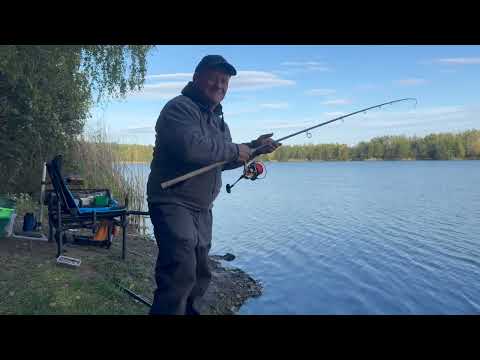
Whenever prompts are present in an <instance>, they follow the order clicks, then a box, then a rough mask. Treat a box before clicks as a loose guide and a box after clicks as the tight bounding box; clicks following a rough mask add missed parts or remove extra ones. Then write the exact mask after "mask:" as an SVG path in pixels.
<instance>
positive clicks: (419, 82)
mask: <svg viewBox="0 0 480 360" xmlns="http://www.w3.org/2000/svg"><path fill="white" fill-rule="evenodd" d="M395 83H396V84H398V85H404V86H415V85H422V84H426V83H427V80H425V79H418V78H410V79H402V80H397V81H395Z"/></svg>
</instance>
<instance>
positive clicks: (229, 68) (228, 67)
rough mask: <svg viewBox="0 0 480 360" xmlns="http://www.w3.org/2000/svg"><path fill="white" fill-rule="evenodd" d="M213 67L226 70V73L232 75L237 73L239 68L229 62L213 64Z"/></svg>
mask: <svg viewBox="0 0 480 360" xmlns="http://www.w3.org/2000/svg"><path fill="white" fill-rule="evenodd" d="M211 67H212V68H216V69H222V70H225V71H226V73H227V74H229V75H231V76H235V75H237V70H236V69H235V68H234V67H233V66H232V65H230V64H229V63H220V64H216V65H212V66H211Z"/></svg>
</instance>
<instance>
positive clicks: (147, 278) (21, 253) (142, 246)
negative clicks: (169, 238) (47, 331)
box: [0, 233, 156, 315]
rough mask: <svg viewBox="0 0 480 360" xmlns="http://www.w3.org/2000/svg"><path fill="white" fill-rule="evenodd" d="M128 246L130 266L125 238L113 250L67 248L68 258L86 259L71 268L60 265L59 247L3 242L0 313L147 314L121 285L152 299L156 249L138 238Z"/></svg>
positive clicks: (131, 238)
mask: <svg viewBox="0 0 480 360" xmlns="http://www.w3.org/2000/svg"><path fill="white" fill-rule="evenodd" d="M128 245H129V248H130V251H129V254H128V256H127V259H126V260H125V261H121V260H120V256H121V242H120V240H119V239H118V241H114V243H113V245H112V248H110V249H109V250H107V249H102V248H97V247H80V246H77V245H66V250H67V253H66V254H65V255H66V256H72V257H75V258H80V259H81V260H82V264H81V265H80V267H79V268H69V267H66V266H62V265H57V264H56V261H55V244H54V243H47V242H36V241H33V242H32V244H31V245H30V244H29V241H23V240H18V239H5V238H3V239H0V268H1V269H2V271H1V272H0V314H19V315H21V314H29V315H30V314H31V315H38V314H42V315H50V314H109V315H116V314H118V315H121V314H124V315H125V314H138V315H141V314H146V313H147V311H148V308H147V307H146V306H145V305H143V304H140V303H138V302H137V301H135V300H133V299H132V298H130V297H129V296H128V295H127V294H126V293H125V292H124V291H123V290H121V289H120V288H119V287H118V286H117V285H116V284H121V285H122V286H124V287H126V288H129V289H130V290H132V291H134V292H136V293H138V294H143V295H144V296H145V297H146V298H149V297H150V296H151V293H152V289H153V288H154V279H153V270H154V258H155V256H156V246H154V243H153V242H152V241H151V240H149V239H148V238H146V237H141V236H136V235H135V234H134V233H132V234H129V243H128ZM30 246H31V247H30ZM135 253H137V254H138V255H137V254H135Z"/></svg>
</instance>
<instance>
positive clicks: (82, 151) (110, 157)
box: [65, 126, 147, 227]
mask: <svg viewBox="0 0 480 360" xmlns="http://www.w3.org/2000/svg"><path fill="white" fill-rule="evenodd" d="M116 145H117V144H116V143H115V142H113V141H112V139H111V138H109V136H108V134H107V132H106V130H105V128H104V127H100V126H97V127H96V128H94V129H88V130H86V131H85V132H84V134H83V135H82V136H80V137H79V138H78V141H77V142H76V144H75V145H74V147H73V149H72V151H71V153H70V154H69V156H67V158H69V159H68V160H67V161H66V162H65V165H67V164H68V163H70V169H71V170H73V171H76V172H77V173H78V175H80V176H81V177H82V178H83V179H84V187H86V188H97V189H98V188H107V189H110V191H111V193H112V196H113V197H114V198H115V199H117V200H119V202H120V203H121V204H124V202H125V199H126V198H128V209H129V210H139V211H147V204H146V201H145V185H146V182H147V179H146V176H145V174H144V172H142V171H141V169H140V168H139V167H138V166H134V165H131V164H129V162H135V161H138V160H137V159H135V154H132V156H131V157H132V158H131V159H125V155H123V156H122V158H120V153H119V152H118V146H116ZM129 218H130V221H131V223H132V224H135V225H137V226H139V227H142V226H143V225H144V224H143V219H144V218H143V217H132V216H131V217H129Z"/></svg>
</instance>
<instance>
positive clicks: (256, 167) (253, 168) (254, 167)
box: [160, 98, 417, 193]
mask: <svg viewBox="0 0 480 360" xmlns="http://www.w3.org/2000/svg"><path fill="white" fill-rule="evenodd" d="M402 101H415V105H416V104H417V99H415V98H403V99H398V100H393V101H388V102H385V103H382V104H378V105H374V106H370V107H367V108H365V109H361V110H357V111H354V112H351V113H349V114H346V115H342V116H339V117H336V118H335V119H332V120H328V121H325V122H323V123H320V124H318V125H314V126H311V127H309V128H307V129H304V130H300V131H297V132H295V133H293V134H290V135H287V136H284V137H282V138H280V139H277V140H274V142H275V143H279V142H280V141H283V140H287V139H290V138H292V137H294V136H297V135H300V134H303V133H307V136H308V137H311V134H310V130H313V129H316V128H319V127H321V126H324V125H327V124H330V123H332V122H334V121H338V120H342V119H345V118H347V117H349V116H353V115H356V114H359V113H362V112H363V113H366V112H367V111H369V110H372V109H375V108H381V107H382V106H386V105H392V104H394V103H398V102H402ZM267 146H268V145H262V146H259V147H257V148H255V149H253V150H252V154H251V155H250V160H249V162H248V164H247V162H245V164H244V171H243V174H242V175H241V176H240V177H239V178H238V179H237V181H235V182H234V183H233V185H230V184H227V186H226V190H227V192H228V193H230V192H231V189H232V187H233V186H235V184H236V183H237V182H238V181H240V180H241V179H250V180H257V179H261V178H259V177H258V176H259V175H261V174H263V172H264V170H265V165H263V164H262V163H261V162H258V161H253V160H254V159H255V158H256V157H257V156H259V155H260V154H261V151H262V150H263V149H264V148H265V147H267ZM227 163H229V161H219V162H216V163H214V164H211V165H208V166H205V167H202V168H200V169H197V170H194V171H191V172H189V173H187V174H185V175H182V176H179V177H177V178H175V179H172V180H169V181H165V182H163V183H161V184H160V185H161V187H162V189H166V188H169V187H170V186H173V185H175V184H177V183H179V182H181V181H185V180H187V179H190V178H192V177H194V176H197V175H200V174H203V173H205V172H207V171H210V170H212V169H214V168H216V167H219V166H223V165H225V164H227Z"/></svg>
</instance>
